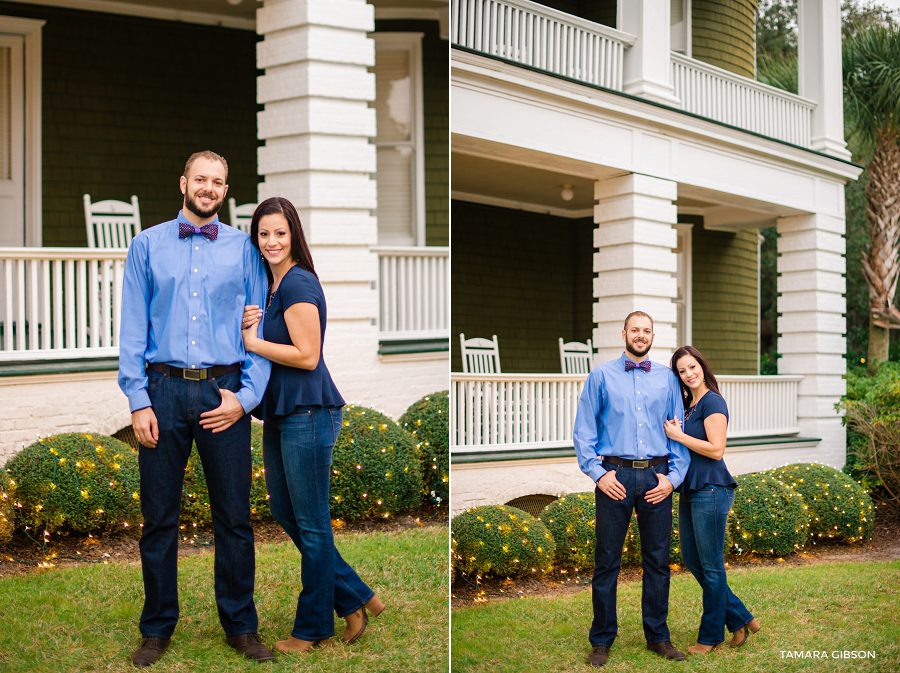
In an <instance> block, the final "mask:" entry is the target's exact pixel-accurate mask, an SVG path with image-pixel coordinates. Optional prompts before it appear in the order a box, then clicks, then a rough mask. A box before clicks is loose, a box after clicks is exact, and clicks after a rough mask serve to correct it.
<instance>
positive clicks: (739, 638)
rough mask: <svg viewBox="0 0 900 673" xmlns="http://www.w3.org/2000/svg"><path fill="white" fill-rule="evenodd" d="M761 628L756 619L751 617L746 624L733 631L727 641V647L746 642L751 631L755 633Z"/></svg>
mask: <svg viewBox="0 0 900 673" xmlns="http://www.w3.org/2000/svg"><path fill="white" fill-rule="evenodd" d="M761 628H762V625H761V624H760V623H759V622H758V621H756V619H751V620H750V621H749V622H747V624H745V625H744V626H742V627H741V628H739V629H738V630H737V631H735V632H734V634H732V636H731V640H729V641H728V646H729V647H740V646H741V645H743V644H744V643H746V642H747V639H748V638H750V634H751V633H756V632H757V631H759V630H760V629H761Z"/></svg>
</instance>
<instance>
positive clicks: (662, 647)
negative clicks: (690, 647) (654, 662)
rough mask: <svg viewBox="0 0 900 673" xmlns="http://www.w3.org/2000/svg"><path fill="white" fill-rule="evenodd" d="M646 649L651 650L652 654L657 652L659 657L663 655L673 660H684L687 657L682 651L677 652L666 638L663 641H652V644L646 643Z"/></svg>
mask: <svg viewBox="0 0 900 673" xmlns="http://www.w3.org/2000/svg"><path fill="white" fill-rule="evenodd" d="M647 649H648V650H650V651H651V652H653V653H654V654H658V655H659V656H661V657H665V658H666V659H674V660H675V661H684V660H685V659H687V657H686V656H685V654H684V652H679V651H678V650H676V649H675V646H674V645H672V643H670V642H669V641H668V640H667V641H666V642H664V643H653V644H652V645H647Z"/></svg>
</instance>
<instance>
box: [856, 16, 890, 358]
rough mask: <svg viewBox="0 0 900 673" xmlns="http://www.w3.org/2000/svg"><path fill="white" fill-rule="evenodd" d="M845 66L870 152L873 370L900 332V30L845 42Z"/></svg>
mask: <svg viewBox="0 0 900 673" xmlns="http://www.w3.org/2000/svg"><path fill="white" fill-rule="evenodd" d="M843 66H844V100H845V102H846V105H847V121H848V124H849V127H850V129H851V132H852V133H854V134H857V135H858V136H859V140H860V142H861V143H862V145H863V146H865V147H867V148H871V150H872V158H871V160H870V161H869V164H868V166H867V167H866V168H867V170H868V172H869V184H868V186H867V187H866V220H867V221H868V224H869V233H870V236H871V242H870V243H869V245H868V246H867V248H866V251H865V252H863V254H862V264H863V275H864V276H865V279H866V284H867V285H868V286H869V364H870V366H872V365H874V363H875V361H876V360H882V361H884V360H887V359H888V347H889V343H890V341H889V333H888V330H889V329H892V328H895V329H896V328H900V311H898V310H897V308H896V307H895V306H894V304H893V299H894V296H895V294H896V292H897V280H898V278H900V29H898V28H896V27H894V26H880V25H874V26H872V27H870V28H868V29H866V30H862V31H860V32H859V33H857V34H856V35H853V36H850V37H849V38H846V39H845V40H844V45H843Z"/></svg>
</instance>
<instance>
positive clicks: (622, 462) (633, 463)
mask: <svg viewBox="0 0 900 673" xmlns="http://www.w3.org/2000/svg"><path fill="white" fill-rule="evenodd" d="M603 460H607V461H609V462H610V463H612V464H613V465H618V466H619V467H636V468H638V469H639V470H642V469H645V468H648V467H656V466H657V465H659V464H660V463H665V462H666V461H667V460H669V459H668V458H666V457H665V456H657V457H656V458H650V459H649V460H629V459H628V458H619V457H618V456H603Z"/></svg>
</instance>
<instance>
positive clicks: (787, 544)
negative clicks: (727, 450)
mask: <svg viewBox="0 0 900 673" xmlns="http://www.w3.org/2000/svg"><path fill="white" fill-rule="evenodd" d="M735 481H737V483H738V487H737V490H736V491H735V495H734V506H733V507H732V509H731V514H732V516H731V517H730V519H729V522H728V526H729V528H730V533H731V537H732V540H734V543H733V549H734V551H735V552H737V553H738V554H744V553H748V552H753V553H756V554H764V555H768V556H772V555H774V556H784V555H785V554H789V553H791V552H792V551H794V550H796V549H800V548H802V547H803V545H805V544H806V539H807V537H808V535H809V513H808V511H807V505H806V503H805V502H804V501H803V496H802V495H800V494H799V493H797V491H795V490H794V489H792V488H791V487H790V486H787V485H786V484H783V483H782V482H780V481H778V480H777V479H776V478H775V477H773V476H772V475H771V474H765V473H752V474H742V475H740V476H737V477H735Z"/></svg>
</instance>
